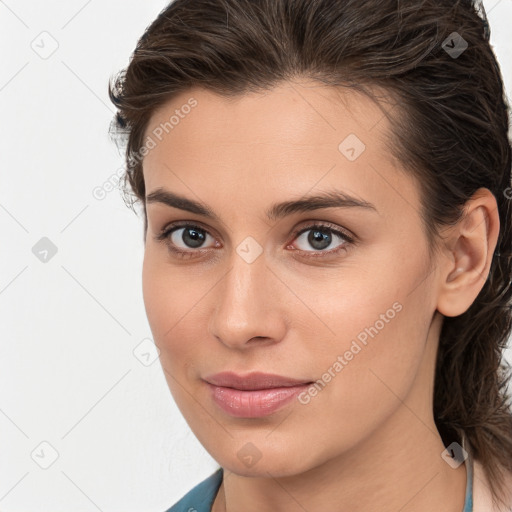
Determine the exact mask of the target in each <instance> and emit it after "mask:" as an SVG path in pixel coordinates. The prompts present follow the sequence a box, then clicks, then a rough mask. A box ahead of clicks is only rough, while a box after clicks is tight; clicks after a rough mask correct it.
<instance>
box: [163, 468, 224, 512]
mask: <svg viewBox="0 0 512 512" xmlns="http://www.w3.org/2000/svg"><path fill="white" fill-rule="evenodd" d="M222 473H223V472H222V468H219V469H217V470H216V471H215V473H213V474H211V475H210V476H209V477H208V478H205V479H204V480H203V481H202V482H200V483H198V484H197V485H196V486H195V487H194V488H192V489H191V490H190V491H189V492H187V494H185V496H183V498H181V499H180V500H179V501H178V502H177V503H175V504H174V505H173V506H172V507H171V508H169V509H168V510H166V511H165V512H210V511H211V508H212V505H213V501H214V499H215V496H216V495H217V491H218V490H219V487H220V484H221V483H222Z"/></svg>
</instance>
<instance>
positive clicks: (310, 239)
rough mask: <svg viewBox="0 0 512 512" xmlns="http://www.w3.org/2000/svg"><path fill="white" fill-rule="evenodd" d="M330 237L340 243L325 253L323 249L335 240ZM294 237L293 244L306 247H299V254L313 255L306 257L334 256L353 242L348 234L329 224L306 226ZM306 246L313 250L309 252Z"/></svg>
mask: <svg viewBox="0 0 512 512" xmlns="http://www.w3.org/2000/svg"><path fill="white" fill-rule="evenodd" d="M332 235H335V238H338V239H340V240H341V243H340V244H339V245H338V246H335V248H333V249H330V250H328V251H325V250H324V249H327V248H328V247H329V246H331V245H332V243H333V242H335V238H333V236H332ZM295 236H296V238H295V240H294V241H295V243H297V242H298V241H299V242H300V243H302V244H304V245H305V246H306V248H300V247H299V251H300V252H305V253H313V254H307V257H310V256H311V257H318V256H325V255H332V254H336V253H338V252H340V251H342V250H343V251H344V250H347V248H348V246H349V245H351V244H352V243H353V242H354V240H353V238H352V237H351V236H350V235H349V234H348V233H345V232H344V231H341V230H340V229H338V228H337V227H333V226H331V225H329V224H314V225H312V226H308V227H306V228H303V229H301V230H300V231H298V232H297V233H296V235H295ZM307 246H309V247H312V248H313V250H309V249H308V248H307Z"/></svg>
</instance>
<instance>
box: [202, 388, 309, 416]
mask: <svg viewBox="0 0 512 512" xmlns="http://www.w3.org/2000/svg"><path fill="white" fill-rule="evenodd" d="M207 384H208V387H209V388H210V390H211V393H212V398H213V401H214V402H215V403H216V404H217V405H218V406H219V407H220V408H221V409H222V410H223V411H224V412H227V413H228V414H230V415H231V416H236V417H238V418H260V417H262V416H268V415H269V414H272V413H273V412H275V411H277V410H278V409H281V407H284V406H285V405H286V404H288V403H290V402H291V401H292V400H293V399H294V398H295V397H296V396H297V395H299V394H300V393H301V392H302V391H305V390H306V389H307V388H308V387H309V386H310V385H311V384H303V385H300V386H290V387H282V388H272V389H257V390H253V391H242V390H240V389H233V388H225V387H221V386H215V385H213V384H210V383H207Z"/></svg>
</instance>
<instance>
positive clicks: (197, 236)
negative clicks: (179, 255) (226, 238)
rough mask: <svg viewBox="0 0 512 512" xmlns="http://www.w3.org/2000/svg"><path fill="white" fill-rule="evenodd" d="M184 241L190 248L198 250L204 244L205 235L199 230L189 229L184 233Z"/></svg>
mask: <svg viewBox="0 0 512 512" xmlns="http://www.w3.org/2000/svg"><path fill="white" fill-rule="evenodd" d="M182 239H183V242H185V244H187V245H188V246H190V247H193V248H196V247H199V246H200V245H201V244H202V243H203V242H204V240H205V235H204V233H202V232H200V231H198V230H197V229H193V228H188V229H186V230H185V231H184V232H183V236H182Z"/></svg>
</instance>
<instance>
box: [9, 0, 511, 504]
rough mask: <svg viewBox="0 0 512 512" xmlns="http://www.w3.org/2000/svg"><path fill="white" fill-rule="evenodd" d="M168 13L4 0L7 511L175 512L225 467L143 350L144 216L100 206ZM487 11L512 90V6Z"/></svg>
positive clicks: (157, 6) (149, 6) (116, 5)
mask: <svg viewBox="0 0 512 512" xmlns="http://www.w3.org/2000/svg"><path fill="white" fill-rule="evenodd" d="M166 4H167V1H164V0H151V1H149V0H146V1H140V2H130V3H127V2H122V1H121V0H108V1H103V2H99V1H98V0H89V1H85V0H68V1H67V2H63V1H61V2H58V1H56V0H51V1H50V0H46V1H44V2H36V1H35V0H31V1H22V0H18V1H16V0H5V1H1V0H0V42H1V48H2V50H1V52H2V59H1V66H0V126H1V137H0V158H1V167H0V173H1V181H0V183H1V187H0V233H1V235H0V236H1V242H0V252H1V264H0V322H1V333H2V339H1V341H0V511H2V512H15V511H22V512H36V511H37V512H43V511H48V510H52V511H54V512H60V511H69V510H73V511H76V512H94V511H95V510H100V511H103V512H107V511H109V512H116V511H123V512H130V511H148V512H149V511H154V512H163V511H164V510H165V509H167V508H168V507H169V506H171V505H172V504H173V503H174V502H175V501H177V499H178V498H180V497H181V496H182V495H183V494H184V493H185V492H186V491H188V490H189V489H190V488H191V487H192V486H193V485H194V484H196V483H198V482H199V481H201V480H202V479H203V478H205V477H206V476H208V475H210V474H211V473H212V472H213V470H214V469H215V468H216V467H217V464H216V462H215V461H213V460H212V459H211V458H210V456H209V455H208V454H207V453H206V451H205V450H204V448H203V447H202V446H201V445H200V444H199V442H198V441H197V440H196V439H195V437H194V436H193V434H191V432H190V431H189V429H188V426H187V425H186V423H185V421H184V420H183V418H182V417H181V414H180V412H179V411H178V409H177V407H176V406H175V404H174V402H173V401H172V397H171V395H170V392H169V390H168V388H167V384H166V382H165V379H164V377H163V373H162V370H161V367H160V364H159V362H158V360H156V361H155V362H154V363H153V364H151V365H149V366H145V365H144V364H143V363H141V361H140V360H139V359H137V357H136V356H135V355H134V350H135V354H139V357H141V358H142V359H143V356H141V355H140V354H142V353H145V352H146V346H145V345H142V346H141V347H139V349H136V347H137V346H138V345H139V344H140V343H141V342H142V340H144V339H146V338H149V339H151V332H150V329H149V325H148V323H147V320H146V316H145V311H144V304H143V301H142V290H141V263H142V257H143V243H142V233H143V223H142V218H138V217H137V216H136V215H135V214H134V212H133V211H131V210H130V209H128V208H127V207H126V206H125V204H124V202H123V201H122V198H121V195H120V192H119V191H118V190H117V189H114V190H113V191H111V192H109V193H107V194H106V195H105V196H106V197H105V198H104V199H102V200H98V199H96V198H95V197H94V196H93V190H94V189H95V188H96V187H98V186H100V187H101V186H102V185H103V184H104V183H105V182H106V181H107V180H109V178H111V177H112V175H115V174H116V172H117V171H118V169H119V168H120V167H122V165H123V160H122V156H121V155H120V154H119V153H118V151H117V148H116V147H115V145H114V144H113V143H111V142H110V140H109V138H108V127H109V123H110V121H111V119H112V116H113V114H114V107H113V105H112V104H111V103H110V101H109V99H108V95H107V84H108V79H109V77H110V76H112V75H113V74H114V73H116V72H117V71H119V70H120V69H121V68H123V67H125V66H126V65H127V64H128V59H129V56H130V54H131V52H132V51H133V49H134V47H135V44H136V41H137V39H138V38H139V37H140V36H141V35H142V33H143V31H144V29H145V28H146V27H147V25H149V24H150V23H151V21H152V20H153V19H154V18H155V17H156V16H157V15H158V13H159V12H160V11H161V9H163V8H164V7H165V5H166ZM484 6H485V7H486V10H487V12H488V16H489V20H490V24H491V31H492V43H493V45H494V47H495V51H496V54H497V56H498V60H499V62H500V65H501V68H502V72H503V75H504V78H505V81H506V87H507V90H508V91H511V90H512V58H511V56H512V37H511V31H510V22H511V21H512V0H488V1H486V2H484ZM42 32H47V33H48V34H50V35H48V34H43V35H40V34H41V33H42ZM41 38H44V48H45V49H46V51H48V49H51V48H52V45H57V44H58V48H57V50H56V51H55V52H54V53H53V54H52V55H51V56H49V57H48V58H46V59H43V58H41V57H40V56H39V55H38V54H37V53H36V52H35V51H34V49H33V47H35V46H36V45H38V44H39V45H40V48H41V49H40V50H39V51H40V52H42V51H44V50H43V48H42V46H43V44H42V43H41V42H40V41H41ZM42 237H48V238H49V239H50V240H51V241H52V242H53V244H54V245H55V246H56V247H57V253H56V254H55V255H54V256H53V257H52V258H51V259H50V260H49V261H48V262H47V263H43V262H41V261H40V260H39V259H38V258H36V256H35V255H34V254H33V252H32V248H33V246H34V245H35V244H36V243H37V242H38V241H39V240H40V239H41V238H42ZM146 343H150V342H147V341H146ZM508 359H509V360H512V357H511V354H510V350H509V352H508ZM42 442H46V443H49V444H50V445H51V446H52V447H53V448H50V447H49V446H48V445H45V444H43V445H41V443H42ZM52 449H54V450H56V452H57V453H58V458H57V459H56V460H55V462H54V463H53V464H52V465H51V466H50V467H49V468H48V469H42V468H41V467H40V464H42V465H44V464H48V463H50V462H51V460H52ZM36 461H37V462H36Z"/></svg>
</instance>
